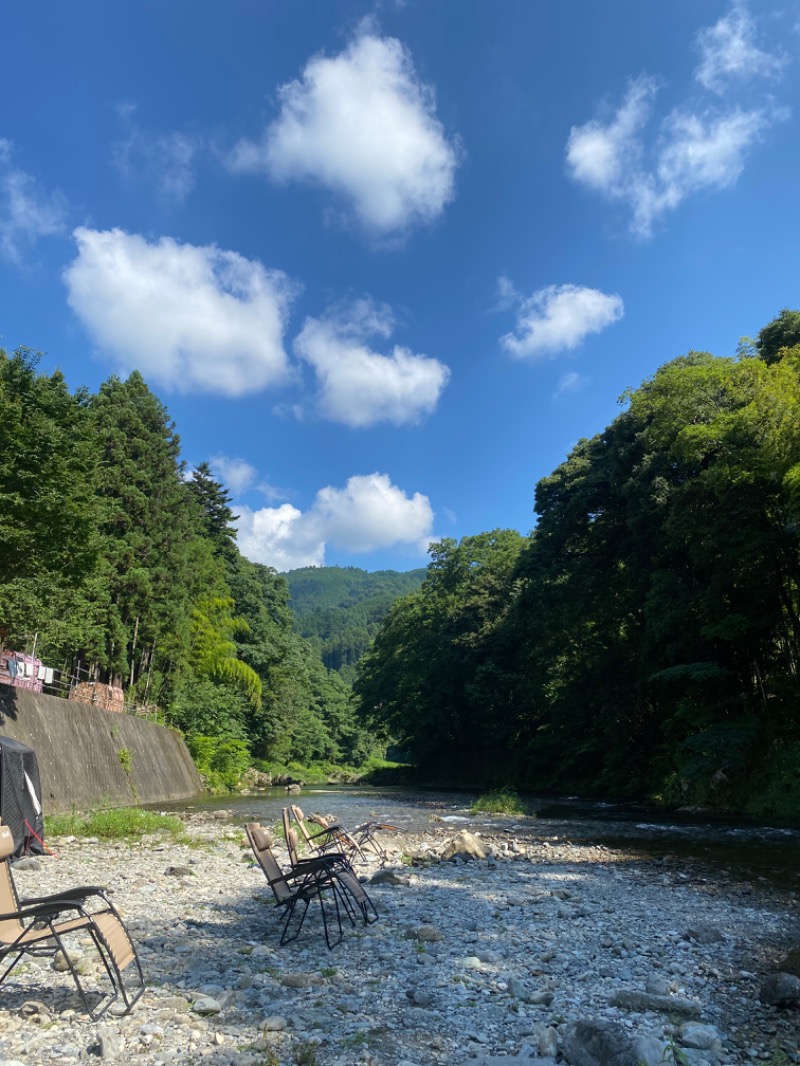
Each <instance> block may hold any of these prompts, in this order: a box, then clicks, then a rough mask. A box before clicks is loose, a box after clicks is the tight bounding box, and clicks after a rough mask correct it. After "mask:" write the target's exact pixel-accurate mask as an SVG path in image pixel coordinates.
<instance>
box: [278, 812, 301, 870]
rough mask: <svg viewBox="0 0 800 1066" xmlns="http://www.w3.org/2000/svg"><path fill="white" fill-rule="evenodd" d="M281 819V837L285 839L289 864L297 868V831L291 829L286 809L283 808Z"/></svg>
mask: <svg viewBox="0 0 800 1066" xmlns="http://www.w3.org/2000/svg"><path fill="white" fill-rule="evenodd" d="M282 817H283V835H284V837H285V838H286V850H287V851H288V852H289V862H290V863H291V864H292V866H297V864H298V862H299V861H300V853H299V851H298V849H297V830H296V829H294V828H293V826H292V823H291V821H290V820H289V808H288V807H284V808H283V811H282Z"/></svg>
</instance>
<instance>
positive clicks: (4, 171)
mask: <svg viewBox="0 0 800 1066" xmlns="http://www.w3.org/2000/svg"><path fill="white" fill-rule="evenodd" d="M13 155H14V149H13V145H12V144H11V141H8V140H6V139H5V138H2V137H0V254H2V255H3V257H4V258H6V259H9V260H11V261H12V262H15V263H16V262H19V260H20V259H21V257H22V255H23V252H24V251H25V250H26V249H28V248H30V247H31V246H32V245H33V244H35V243H36V241H38V240H39V238H41V237H53V236H58V235H60V234H62V233H63V232H64V230H65V219H66V214H67V204H66V201H65V199H64V198H63V196H61V194H60V193H58V192H48V191H47V190H45V189H43V188H42V187H41V186H40V185H39V183H38V182H37V180H36V178H35V177H34V176H33V175H32V174H29V173H28V172H27V171H25V170H23V169H22V168H20V167H18V166H16V165H15V164H14V161H13Z"/></svg>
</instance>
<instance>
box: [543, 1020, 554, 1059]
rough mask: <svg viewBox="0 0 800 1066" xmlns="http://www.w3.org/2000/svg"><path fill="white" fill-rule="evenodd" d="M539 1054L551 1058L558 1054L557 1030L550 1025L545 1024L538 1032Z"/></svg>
mask: <svg viewBox="0 0 800 1066" xmlns="http://www.w3.org/2000/svg"><path fill="white" fill-rule="evenodd" d="M539 1055H540V1056H541V1057H542V1058H551V1059H555V1058H556V1056H557V1055H558V1032H557V1030H555V1029H554V1028H553V1026H552V1025H548V1026H546V1027H545V1028H544V1029H543V1030H542V1031H541V1033H540V1034H539Z"/></svg>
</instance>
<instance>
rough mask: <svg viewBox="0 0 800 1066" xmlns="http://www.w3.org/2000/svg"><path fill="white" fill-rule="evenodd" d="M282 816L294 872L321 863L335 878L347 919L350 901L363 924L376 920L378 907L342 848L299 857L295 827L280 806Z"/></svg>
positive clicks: (351, 913)
mask: <svg viewBox="0 0 800 1066" xmlns="http://www.w3.org/2000/svg"><path fill="white" fill-rule="evenodd" d="M282 817H283V833H284V836H285V838H286V849H287V851H288V852H289V861H290V862H291V864H292V869H293V870H294V871H295V872H297V873H301V872H302V871H303V870H304V869H306V868H313V867H315V866H319V865H322V866H324V867H325V868H326V869H327V870H328V872H329V874H330V876H331V877H332V878H333V880H334V882H335V885H336V888H337V890H338V891H339V893H340V895H339V898H340V899H341V900H342V903H343V905H344V907H345V910H346V911H347V914H348V916H349V917H350V920H351V921H352V920H353V913H354V912H353V910H352V905H353V904H355V906H356V907H357V908H358V910H359V912H360V914H361V917H362V918H363V919H364V924H365V925H369V924H370V923H371V922H374V921H377V919H378V911H377V910H376V908H375V904H374V903H373V902H372V900H371V899H370V898H369V896H368V895H367V890H366V889H365V888H364V886H363V885H362V884H361V882H360V881H359V879H358V877H356V874H355V872H354V870H353V867H352V866H351V865H350V861H349V859H348V858H347V856H346V855H345V854H344V853H343V852H340V851H335V852H325V853H323V854H317V855H315V856H314V857H313V858H309V859H305V858H301V857H300V855H299V853H298V849H297V830H296V829H294V828H293V826H292V825H291V822H290V820H289V808H288V807H284V808H283V811H282Z"/></svg>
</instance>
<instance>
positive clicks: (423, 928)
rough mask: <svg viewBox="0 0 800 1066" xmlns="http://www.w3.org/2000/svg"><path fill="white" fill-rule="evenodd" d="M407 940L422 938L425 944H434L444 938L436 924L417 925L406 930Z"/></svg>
mask: <svg viewBox="0 0 800 1066" xmlns="http://www.w3.org/2000/svg"><path fill="white" fill-rule="evenodd" d="M406 939H407V940H420V941H422V943H423V944H432V943H434V941H436V940H441V939H442V934H441V933H440V932H439V930H438V929H437V928H436V926H435V925H415V926H412V927H411V929H407V930H406Z"/></svg>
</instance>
